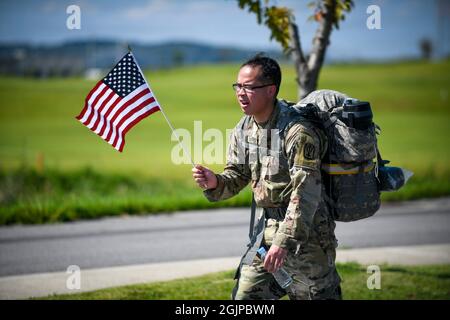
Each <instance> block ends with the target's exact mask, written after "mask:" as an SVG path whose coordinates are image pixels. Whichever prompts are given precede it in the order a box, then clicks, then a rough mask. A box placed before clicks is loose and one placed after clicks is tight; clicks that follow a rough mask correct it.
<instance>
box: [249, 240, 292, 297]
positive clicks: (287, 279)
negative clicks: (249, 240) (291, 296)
mask: <svg viewBox="0 0 450 320" xmlns="http://www.w3.org/2000/svg"><path fill="white" fill-rule="evenodd" d="M257 252H258V253H259V256H260V258H261V260H262V261H264V259H265V257H266V253H267V251H266V249H265V248H264V247H261V248H259V249H258V251H257ZM272 275H273V277H274V278H275V280H276V281H277V282H278V284H279V285H280V287H282V288H283V289H286V288H287V287H289V286H290V285H291V283H292V277H291V276H290V275H289V273H287V271H286V270H284V269H283V268H280V269H278V271H276V272H274V273H272Z"/></svg>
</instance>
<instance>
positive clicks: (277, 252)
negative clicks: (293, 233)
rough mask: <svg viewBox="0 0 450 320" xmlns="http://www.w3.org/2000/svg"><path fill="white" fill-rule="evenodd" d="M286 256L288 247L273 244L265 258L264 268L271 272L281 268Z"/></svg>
mask: <svg viewBox="0 0 450 320" xmlns="http://www.w3.org/2000/svg"><path fill="white" fill-rule="evenodd" d="M286 256H287V250H286V249H283V248H280V247H278V246H276V245H272V246H271V247H270V249H269V252H267V254H266V257H265V259H264V268H265V269H266V270H267V271H268V272H271V273H273V272H276V271H278V269H280V268H281V266H282V265H283V263H284V260H285V259H286Z"/></svg>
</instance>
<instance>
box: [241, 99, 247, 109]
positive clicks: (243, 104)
mask: <svg viewBox="0 0 450 320" xmlns="http://www.w3.org/2000/svg"><path fill="white" fill-rule="evenodd" d="M239 103H240V104H241V107H242V108H244V109H245V108H247V107H248V105H249V103H248V101H242V100H239Z"/></svg>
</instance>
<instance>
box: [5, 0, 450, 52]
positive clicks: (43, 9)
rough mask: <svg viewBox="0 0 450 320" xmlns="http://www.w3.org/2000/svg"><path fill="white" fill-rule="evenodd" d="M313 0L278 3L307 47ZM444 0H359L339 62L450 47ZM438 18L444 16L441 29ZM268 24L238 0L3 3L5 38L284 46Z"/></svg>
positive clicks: (335, 40) (345, 27)
mask: <svg viewBox="0 0 450 320" xmlns="http://www.w3.org/2000/svg"><path fill="white" fill-rule="evenodd" d="M309 2H311V0H278V1H276V0H275V1H274V0H272V1H271V3H275V4H277V5H284V6H287V7H289V8H292V9H293V11H294V13H295V16H296V21H297V23H298V25H299V27H300V33H301V41H302V45H303V46H304V47H305V48H306V50H307V49H308V48H309V47H310V44H311V40H312V37H313V34H314V31H315V29H316V26H317V24H316V23H314V22H308V21H307V17H308V16H309V15H311V14H312V11H311V9H309V8H307V3H309ZM446 3H447V5H446V7H447V8H446V10H441V11H440V12H439V11H438V0H428V1H427V0H355V4H356V5H355V8H354V9H353V11H352V12H351V13H350V14H348V16H347V18H346V20H345V21H343V22H342V23H341V28H340V30H335V31H334V32H333V34H332V38H331V44H330V50H329V54H330V55H331V57H332V58H335V59H347V58H352V57H354V58H365V59H390V58H400V57H414V56H418V55H419V53H420V51H419V46H418V42H419V40H420V39H422V38H424V37H427V38H430V39H431V40H433V42H434V44H435V45H437V44H438V43H440V44H439V47H438V48H437V49H438V50H439V52H447V53H448V52H449V50H450V45H449V42H450V38H449V37H450V36H449V29H450V26H449V15H450V13H449V10H450V8H449V7H450V5H449V3H450V1H448V0H447V1H446ZM71 4H75V5H78V6H79V7H80V9H81V30H68V29H67V27H66V20H67V18H68V14H67V13H66V8H67V7H68V6H69V5H71ZM371 4H374V5H377V6H379V7H380V10H381V29H380V30H369V29H368V28H367V27H366V20H367V18H368V17H369V14H367V13H366V9H367V7H368V6H369V5H371ZM438 15H441V17H443V18H442V19H443V20H442V21H444V24H443V26H444V27H443V28H441V30H440V31H439V24H438V21H439V19H438ZM269 36H270V34H269V31H268V29H267V28H266V27H264V26H260V25H257V23H256V17H255V16H254V15H253V14H249V13H247V12H245V11H242V10H240V9H239V8H238V6H237V1H235V0H130V1H115V0H109V1H107V0H96V1H95V0H91V1H88V0H78V1H77V0H69V1H65V0H22V1H1V2H0V42H32V43H58V42H61V41H70V40H79V39H86V38H90V39H100V38H109V39H118V40H123V41H127V42H132V41H139V42H144V43H153V42H165V41H171V40H188V41H196V42H201V43H209V44H217V45H231V46H236V47H243V48H258V49H262V50H264V49H269V48H270V49H274V48H275V49H279V48H280V47H279V45H278V44H277V43H275V42H273V41H272V42H271V41H270V40H269Z"/></svg>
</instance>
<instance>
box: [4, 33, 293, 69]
mask: <svg viewBox="0 0 450 320" xmlns="http://www.w3.org/2000/svg"><path fill="white" fill-rule="evenodd" d="M130 46H131V48H132V50H133V53H134V54H135V56H136V57H137V58H138V61H139V63H140V65H141V67H142V68H143V69H162V68H170V67H174V66H181V65H195V64H201V63H222V62H242V61H244V60H245V59H247V58H249V57H251V56H252V55H254V54H255V53H257V52H259V51H256V50H245V49H238V48H231V47H218V46H211V45H205V44H197V43H191V42H167V43H160V44H140V43H131V44H130ZM126 52H127V45H126V44H124V43H123V42H118V41H111V40H101V41H76V42H66V43H62V44H59V45H39V46H36V45H30V44H0V73H2V74H17V75H34V76H51V75H59V76H65V75H74V74H82V73H84V72H85V71H86V70H89V69H93V68H100V69H109V68H111V67H112V66H113V65H114V64H115V63H116V62H117V60H119V59H120V58H121V57H122V56H123V55H124V54H125V53H126ZM266 54H268V55H270V56H272V57H274V58H276V59H283V58H284V57H283V55H282V53H281V52H278V51H267V52H266Z"/></svg>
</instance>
